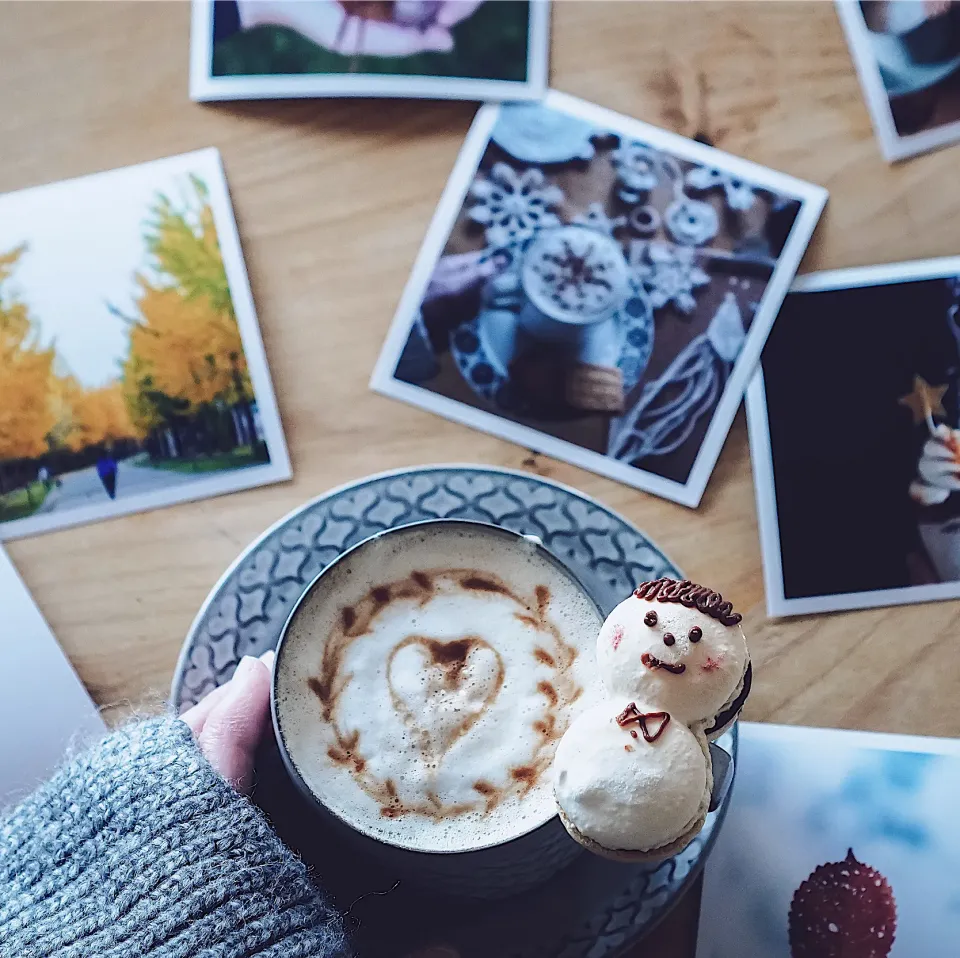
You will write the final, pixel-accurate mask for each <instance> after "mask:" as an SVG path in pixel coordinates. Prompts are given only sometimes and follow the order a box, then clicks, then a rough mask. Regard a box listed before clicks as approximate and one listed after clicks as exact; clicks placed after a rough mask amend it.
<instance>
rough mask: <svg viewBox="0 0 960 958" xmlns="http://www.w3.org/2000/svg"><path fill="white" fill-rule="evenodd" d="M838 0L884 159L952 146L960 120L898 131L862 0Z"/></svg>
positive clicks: (894, 159) (959, 130)
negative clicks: (861, 6)
mask: <svg viewBox="0 0 960 958" xmlns="http://www.w3.org/2000/svg"><path fill="white" fill-rule="evenodd" d="M834 2H835V4H836V7H837V16H838V17H839V18H840V24H841V25H842V27H843V32H844V33H845V34H846V36H847V44H848V45H849V47H850V54H851V56H852V57H853V65H854V66H855V67H856V70H857V76H858V77H859V78H860V86H861V88H862V90H863V96H864V99H865V100H866V101H867V109H868V110H869V112H870V120H871V122H872V123H873V129H874V133H875V134H876V137H877V140H878V141H879V143H880V150H881V152H882V153H883V157H884V159H885V160H887V162H889V163H896V162H897V161H898V160H905V159H907V158H908V157H911V156H917V155H918V154H920V153H929V152H930V151H931V150H936V149H939V148H940V147H943V146H949V145H950V144H951V143H956V142H957V141H958V140H960V120H955V121H954V122H953V123H944V124H943V125H942V126H938V127H936V128H935V129H932V130H922V131H920V132H919V133H911V134H909V135H908V136H901V135H900V134H899V133H898V132H897V128H896V125H895V124H894V122H893V113H892V112H891V110H890V98H889V97H888V96H887V91H886V89H885V88H884V86H883V80H882V78H881V76H880V67H879V65H878V64H877V59H876V57H875V56H874V54H873V50H872V49H871V45H870V31H869V30H868V29H867V25H866V22H865V21H864V19H863V14H862V13H861V11H860V4H859V2H858V0H834Z"/></svg>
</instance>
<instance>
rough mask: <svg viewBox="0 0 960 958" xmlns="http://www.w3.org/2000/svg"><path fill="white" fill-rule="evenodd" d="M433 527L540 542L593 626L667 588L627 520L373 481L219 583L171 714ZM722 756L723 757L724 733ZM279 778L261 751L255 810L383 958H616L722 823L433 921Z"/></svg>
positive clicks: (505, 482)
mask: <svg viewBox="0 0 960 958" xmlns="http://www.w3.org/2000/svg"><path fill="white" fill-rule="evenodd" d="M444 517H450V518H461V519H475V520H478V521H481V522H491V523H495V524H498V525H502V526H505V527H507V528H510V529H514V530H516V531H518V532H522V533H527V534H530V533H532V534H534V535H537V536H539V537H540V538H541V539H542V540H543V543H544V545H545V546H546V547H547V548H548V549H549V550H550V551H551V552H553V553H554V555H556V556H557V557H558V558H559V559H560V560H561V561H562V562H564V563H565V564H566V565H568V566H569V567H570V569H571V570H572V571H573V572H574V573H575V574H576V575H577V576H578V578H579V579H580V581H581V582H582V583H583V584H584V585H585V586H586V587H587V588H588V589H589V590H590V591H591V592H592V594H593V595H594V597H595V598H596V600H597V602H598V603H599V605H600V606H601V608H602V609H603V610H604V612H605V613H607V612H609V611H610V610H611V609H612V608H613V607H614V606H615V605H616V604H617V602H619V601H620V599H621V598H622V597H623V596H624V595H626V594H628V593H629V592H630V591H631V590H632V589H633V588H634V586H635V584H636V583H637V582H639V581H641V580H644V579H653V578H657V577H658V576H661V575H668V576H678V575H679V572H678V570H677V568H676V567H675V566H674V565H673V563H671V562H670V560H669V559H667V557H666V556H665V555H664V554H663V553H662V552H661V551H660V550H659V549H658V548H657V546H656V545H654V544H653V543H652V542H650V540H649V539H647V538H646V537H645V536H644V535H643V534H642V533H641V532H640V531H639V530H638V529H637V528H636V527H635V526H633V525H631V524H630V523H629V522H627V521H626V520H625V519H624V518H622V517H621V516H619V515H617V514H616V513H615V512H612V511H611V510H609V509H607V508H606V507H605V506H603V505H601V504H600V503H599V502H596V501H595V500H593V499H590V498H588V497H587V496H584V495H583V494H581V493H579V492H577V491H575V490H573V489H571V488H569V487H567V486H562V485H560V484H558V483H555V482H551V481H549V480H546V479H542V478H540V477H539V476H535V475H530V474H528V473H524V472H515V471H512V470H506V469H493V468H488V467H483V466H428V467H424V468H419V469H408V470H401V471H397V472H391V473H384V474H382V475H377V476H370V477H367V478H365V479H361V480H359V481H357V482H354V483H351V484H349V485H347V486H341V487H340V488H338V489H334V490H332V491H331V492H328V493H326V494H324V495H322V496H320V497H318V498H317V499H314V500H313V501H312V502H309V503H307V504H306V505H304V506H302V507H301V508H299V509H298V510H296V511H295V512H293V513H291V514H290V515H289V516H287V517H286V518H284V519H281V520H280V522H278V523H277V524H276V525H275V526H273V528H271V529H269V530H267V532H265V533H264V534H263V535H262V536H261V537H260V538H259V539H257V540H256V541H255V542H254V543H252V544H251V545H250V546H249V547H248V548H247V550H246V551H245V552H244V553H243V554H242V555H241V556H240V557H239V558H238V559H237V560H236V562H234V564H233V565H232V566H231V567H230V568H229V569H228V570H227V572H226V573H225V574H224V576H223V578H222V579H221V580H220V582H219V583H218V584H217V585H216V586H215V588H214V590H213V592H212V593H211V594H210V596H209V598H208V599H207V601H206V602H205V603H204V605H203V608H202V609H201V610H200V613H199V615H198V616H197V618H196V621H195V622H194V624H193V626H192V628H191V630H190V634H189V635H188V637H187V640H186V642H185V644H184V647H183V651H182V652H181V655H180V661H179V663H178V666H177V671H176V676H175V678H174V682H173V694H172V697H173V702H174V704H175V706H176V707H177V708H178V709H181V710H182V709H183V708H186V707H188V706H189V705H191V704H193V703H194V702H196V701H198V700H199V699H200V698H202V697H203V695H205V694H206V693H207V692H209V691H210V690H211V689H213V688H216V687H217V686H219V685H222V684H223V683H224V682H226V681H227V680H228V679H229V678H230V676H231V675H232V674H233V671H234V669H235V668H236V666H237V663H238V662H239V661H240V658H241V656H243V655H258V654H260V653H262V652H265V651H266V650H267V649H269V648H273V647H274V646H275V645H276V643H277V640H278V639H279V636H280V630H281V629H282V627H283V624H284V622H285V621H286V618H287V615H288V613H289V611H290V609H291V608H292V606H293V604H294V603H295V602H296V601H297V599H298V598H299V597H300V595H301V594H302V593H303V591H304V590H305V589H306V587H307V586H308V584H309V583H310V581H311V580H312V579H313V577H314V576H315V575H316V574H317V572H319V571H320V569H322V568H323V567H324V566H325V565H327V564H328V563H329V562H331V561H332V560H333V559H335V558H336V557H337V556H338V555H339V554H340V553H341V552H343V551H344V550H345V549H347V548H349V547H350V546H352V545H353V544H355V543H356V542H359V541H360V540H362V539H365V538H366V537H367V536H370V535H372V534H374V533H376V532H381V531H383V530H384V529H388V528H392V527H395V526H399V525H403V524H405V523H408V522H415V521H418V520H423V519H437V518H444ZM720 744H721V746H722V747H724V748H725V749H726V750H727V751H729V752H735V750H736V739H735V733H734V735H732V736H731V735H729V734H728V735H727V736H725V737H724V739H722V740H721V742H720ZM285 779H286V777H285V775H284V774H283V771H282V767H281V766H280V763H279V756H277V755H276V750H275V748H274V747H273V746H272V743H268V744H267V746H266V747H265V748H264V749H263V750H262V754H261V756H260V757H259V758H258V785H257V792H256V798H257V801H258V803H259V804H260V805H261V806H262V807H263V808H264V810H265V811H266V813H267V814H268V816H270V818H271V820H272V821H273V824H274V826H275V827H276V828H277V830H278V832H280V834H281V836H282V837H283V838H284V839H285V840H286V841H287V842H288V844H290V845H291V846H293V847H294V848H295V849H296V850H297V851H298V852H299V853H300V854H301V855H302V856H303V858H304V859H305V860H306V861H307V862H308V863H311V864H313V865H314V866H315V868H316V869H317V871H318V872H319V873H320V875H321V877H322V881H323V884H324V885H325V886H326V887H327V888H329V889H330V891H331V894H332V895H333V896H334V899H335V901H336V903H337V905H338V906H339V907H340V908H341V910H343V911H345V912H348V914H349V920H350V922H351V923H352V924H353V925H354V926H355V930H354V934H355V938H356V943H357V950H358V953H361V954H365V955H369V956H382V958H413V956H414V955H428V954H432V955H443V956H444V958H490V956H491V955H497V956H498V958H613V956H616V955H618V954H620V953H621V952H622V951H623V949H625V948H627V947H628V946H630V945H631V944H632V943H634V942H636V941H637V939H639V938H640V937H641V936H642V935H643V934H644V933H645V932H646V931H648V930H649V929H650V928H651V927H652V926H653V925H654V924H655V923H656V922H657V921H658V920H659V919H660V918H661V917H662V916H663V915H664V914H665V913H666V912H667V910H668V909H669V908H670V906H671V905H672V904H673V903H674V902H675V901H676V900H677V898H678V897H679V896H680V894H681V893H682V892H683V891H684V890H685V889H686V888H687V886H688V885H689V884H690V883H691V882H692V881H693V879H694V878H695V877H696V875H697V874H698V873H699V871H700V869H701V868H702V867H703V863H704V860H705V858H706V854H707V852H708V850H709V849H710V847H711V845H712V844H713V841H714V838H715V835H716V832H717V828H718V826H719V824H720V821H721V820H722V817H723V815H724V813H725V810H726V802H724V803H722V804H721V806H720V808H719V809H718V810H717V811H716V812H714V813H711V814H710V815H709V816H708V818H707V824H706V826H705V827H704V829H703V831H702V832H701V834H700V835H699V836H698V837H697V838H696V839H695V840H694V841H693V842H692V844H690V845H689V846H688V847H687V848H686V849H684V850H683V852H681V853H680V854H679V855H677V856H675V857H674V858H671V859H668V860H667V861H665V862H662V863H660V864H658V865H623V864H619V863H615V862H609V861H606V860H604V859H600V858H596V857H594V856H592V855H589V854H584V855H582V856H580V858H578V859H577V861H576V862H574V864H573V865H571V866H570V867H569V868H567V869H566V870H565V871H563V872H561V873H560V874H559V875H557V876H556V877H555V878H553V879H552V880H551V881H550V882H549V883H548V884H547V885H545V886H543V887H541V888H539V889H535V890H534V891H532V892H528V893H526V894H524V895H521V896H518V897H516V898H512V899H508V900H506V901H498V902H493V903H484V902H457V901H450V902H443V904H442V907H438V902H437V899H436V896H425V895H422V894H419V893H418V892H416V890H414V889H411V888H408V887H404V886H397V887H394V879H393V878H392V877H391V876H390V875H386V874H384V873H383V869H382V868H380V867H379V866H376V867H374V866H372V865H370V864H369V863H365V862H362V861H359V860H357V856H356V854H354V853H353V852H351V851H348V850H346V849H342V848H341V846H340V845H339V843H338V839H337V838H336V837H335V836H333V835H330V834H328V833H327V832H326V831H325V829H324V828H323V826H322V825H320V824H318V823H317V822H316V820H315V819H313V818H311V817H310V812H309V809H308V808H306V807H305V806H304V805H303V804H301V801H302V800H300V799H299V796H298V795H297V794H296V790H295V789H293V788H292V786H290V784H289V783H288V782H287V781H286V780H285ZM388 890H389V892H388V894H383V895H381V894H379V893H380V892H384V891H388ZM431 949H433V950H431Z"/></svg>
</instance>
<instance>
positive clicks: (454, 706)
mask: <svg viewBox="0 0 960 958" xmlns="http://www.w3.org/2000/svg"><path fill="white" fill-rule="evenodd" d="M502 685H503V660H502V659H501V658H500V656H499V654H498V653H497V651H496V650H495V649H494V648H493V647H492V646H491V645H490V644H489V643H487V642H485V641H484V640H483V639H481V638H480V637H479V636H476V635H472V636H468V637H466V638H461V639H452V640H450V641H448V642H442V641H439V640H437V639H428V638H426V637H425V636H422V635H411V636H408V637H407V638H405V639H404V640H403V641H402V642H400V644H399V645H397V646H396V647H395V648H394V650H393V651H392V652H391V653H390V657H389V659H387V686H388V687H389V689H390V698H391V700H392V702H393V707H394V708H395V709H396V710H397V713H398V714H399V715H400V717H401V719H402V720H403V721H404V723H405V724H406V725H407V726H408V727H409V728H410V729H412V730H413V732H414V733H415V734H416V736H417V739H418V741H419V742H420V743H421V744H420V747H421V750H422V752H423V757H424V760H425V761H426V762H427V763H428V764H432V765H436V764H438V763H439V762H440V761H441V760H442V759H443V756H444V755H445V754H446V752H447V750H448V749H449V748H450V746H451V745H453V743H454V742H455V741H456V740H457V739H458V738H459V737H460V736H461V735H464V734H466V732H467V731H468V730H469V729H470V727H471V726H472V725H473V724H474V723H475V722H476V721H477V719H478V718H480V716H481V715H483V713H484V712H485V711H486V710H487V708H488V707H489V706H490V705H491V704H492V703H493V701H494V699H496V697H497V694H498V693H499V692H500V687H501V686H502Z"/></svg>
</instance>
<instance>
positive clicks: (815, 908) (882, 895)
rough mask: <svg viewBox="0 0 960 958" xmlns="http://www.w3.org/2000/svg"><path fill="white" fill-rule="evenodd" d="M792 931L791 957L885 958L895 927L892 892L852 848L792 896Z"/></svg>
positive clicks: (822, 867) (815, 872)
mask: <svg viewBox="0 0 960 958" xmlns="http://www.w3.org/2000/svg"><path fill="white" fill-rule="evenodd" d="M789 928H790V953H791V958H886V956H887V955H889V954H890V949H891V948H892V947H893V940H894V933H895V932H896V928H897V905H896V900H895V898H894V895H893V889H892V888H891V887H890V883H889V882H888V881H887V879H886V878H885V877H884V876H883V875H881V874H880V872H878V871H877V870H876V869H875V868H872V867H871V866H870V865H865V864H864V863H863V862H860V861H857V859H856V857H855V856H854V854H853V849H852V848H851V849H849V851H848V852H847V857H846V858H845V859H843V861H839V862H828V863H827V864H824V865H818V866H817V867H816V868H815V869H814V870H813V872H811V874H810V875H809V877H807V878H806V879H805V880H804V881H803V882H802V883H801V884H800V887H799V888H798V889H797V890H796V891H795V892H794V893H793V901H792V902H791V903H790V917H789Z"/></svg>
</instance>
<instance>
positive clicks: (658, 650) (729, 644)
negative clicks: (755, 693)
mask: <svg viewBox="0 0 960 958" xmlns="http://www.w3.org/2000/svg"><path fill="white" fill-rule="evenodd" d="M650 613H653V616H652V617H651V615H650ZM651 618H655V620H656V621H655V622H653V623H652V624H651ZM694 629H698V630H699V636H698V637H697V639H696V640H695V641H694V640H691V638H690V635H691V632H692V631H693V630H694ZM694 634H696V633H694ZM665 637H666V638H667V641H664V639H665ZM644 656H648V657H650V656H652V657H654V658H655V659H657V660H659V661H661V662H664V663H667V665H669V666H672V667H674V668H676V669H679V668H680V667H681V666H682V671H680V672H679V673H678V672H676V671H671V670H670V669H669V668H650V667H648V666H647V665H645V664H644ZM747 662H748V653H747V642H746V639H745V638H744V635H743V631H742V630H741V628H740V626H739V625H723V624H722V623H721V622H720V621H718V620H717V619H715V618H713V617H712V616H709V615H707V614H706V613H704V612H700V611H699V610H697V609H694V608H687V607H686V606H684V605H681V604H680V603H678V602H657V601H653V602H651V601H649V600H647V599H638V598H637V597H636V596H630V598H628V599H625V600H624V601H623V602H621V603H620V604H619V605H618V606H617V607H616V608H615V609H614V610H613V612H611V613H610V615H609V616H608V617H607V619H606V621H605V622H604V624H603V627H602V628H601V629H600V634H599V636H598V637H597V665H598V668H599V672H600V679H601V681H602V682H603V685H604V688H605V689H606V690H607V693H608V694H609V695H610V696H612V697H615V698H619V697H624V698H626V699H627V700H628V701H629V700H631V699H633V700H636V701H637V702H638V703H639V702H643V703H645V704H647V705H649V706H650V707H651V708H659V709H663V710H665V711H667V712H669V713H670V714H671V715H672V716H673V718H674V719H675V720H676V721H678V722H681V723H683V724H686V725H697V724H707V725H712V724H713V721H714V719H715V717H716V716H717V715H718V714H719V713H720V712H721V711H722V710H723V707H724V705H727V704H729V703H730V702H732V701H733V699H734V697H735V696H736V693H737V690H738V689H739V688H740V686H741V684H742V682H743V675H744V671H745V670H746V667H747Z"/></svg>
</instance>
